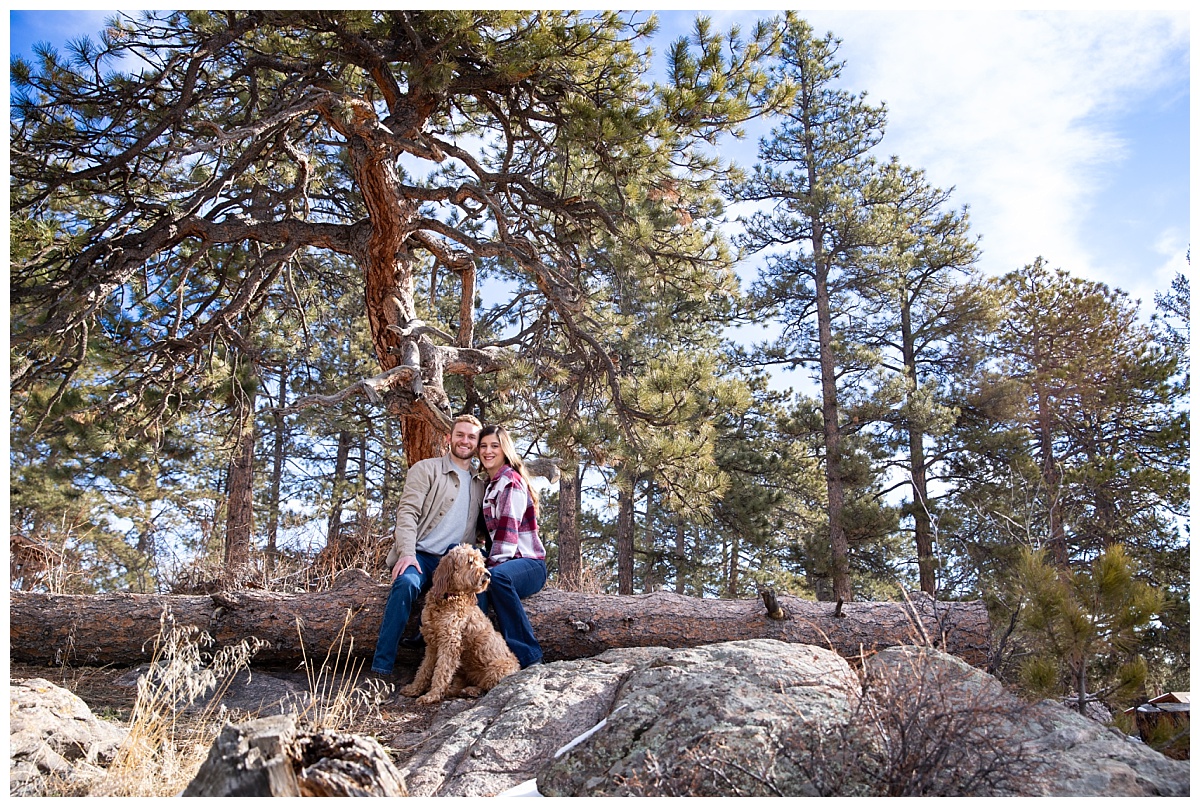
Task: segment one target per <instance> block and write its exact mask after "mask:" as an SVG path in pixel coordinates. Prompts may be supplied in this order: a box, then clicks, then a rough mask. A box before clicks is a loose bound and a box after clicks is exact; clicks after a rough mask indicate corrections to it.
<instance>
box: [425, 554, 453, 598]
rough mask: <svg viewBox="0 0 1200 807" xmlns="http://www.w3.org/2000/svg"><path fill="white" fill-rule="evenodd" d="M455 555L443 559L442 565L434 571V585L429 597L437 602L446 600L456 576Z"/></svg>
mask: <svg viewBox="0 0 1200 807" xmlns="http://www.w3.org/2000/svg"><path fill="white" fill-rule="evenodd" d="M454 561H455V559H454V553H453V552H452V553H450V554H448V555H446V556H445V557H444V558H442V561H441V563H439V564H438V566H437V568H436V569H434V570H433V585H431V586H430V587H429V596H430V597H433V599H435V600H441V599H445V597H446V594H447V592H448V590H449V588H450V578H451V577H452V576H453V575H454Z"/></svg>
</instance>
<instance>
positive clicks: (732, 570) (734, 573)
mask: <svg viewBox="0 0 1200 807" xmlns="http://www.w3.org/2000/svg"><path fill="white" fill-rule="evenodd" d="M740 562H741V558H740V557H739V555H738V537H737V535H731V536H730V537H729V585H728V587H727V588H726V589H725V596H726V597H728V598H729V599H731V600H735V599H737V595H738V572H739V571H740V568H739V566H738V564H739V563H740Z"/></svg>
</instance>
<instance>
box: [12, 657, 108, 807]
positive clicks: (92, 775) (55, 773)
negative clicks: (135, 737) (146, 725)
mask: <svg viewBox="0 0 1200 807" xmlns="http://www.w3.org/2000/svg"><path fill="white" fill-rule="evenodd" d="M8 720H9V750H8V753H9V768H8V771H9V793H10V794H11V795H14V796H40V795H46V794H47V791H46V788H45V785H46V783H47V781H49V780H51V779H56V780H58V783H57V785H56V788H55V792H56V793H59V794H61V793H62V791H63V790H68V791H79V792H83V791H86V789H87V787H88V785H89V784H90V783H92V782H94V781H97V780H98V779H100V778H102V777H103V776H104V771H103V766H105V765H107V764H108V763H110V762H112V760H113V758H114V757H115V756H116V753H117V750H118V749H119V748H120V747H121V743H122V742H123V741H124V740H125V737H126V731H125V730H124V729H123V728H121V727H119V726H115V725H113V724H112V723H107V722H105V721H103V720H101V719H99V718H97V717H96V716H95V715H93V714H92V710H91V709H89V708H88V705H87V704H86V703H84V702H83V701H82V700H81V699H80V698H78V697H77V696H75V695H74V694H72V693H71V692H70V691H68V690H66V689H63V688H62V687H60V686H56V685H54V684H52V683H50V682H49V681H47V680H45V679H44V678H30V679H26V680H23V681H14V682H12V685H11V687H10V688H9V707H8Z"/></svg>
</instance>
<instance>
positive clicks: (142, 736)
mask: <svg viewBox="0 0 1200 807" xmlns="http://www.w3.org/2000/svg"><path fill="white" fill-rule="evenodd" d="M212 643H213V640H212V637H210V636H209V635H208V634H206V633H203V632H201V631H200V630H198V629H197V628H195V627H192V626H183V627H180V626H177V625H175V624H174V621H173V619H172V618H171V615H170V614H169V613H168V612H164V613H163V616H162V619H161V622H160V625H159V633H158V636H157V637H156V638H155V640H154V652H153V654H152V657H151V662H150V667H149V669H148V670H147V671H146V672H145V673H144V674H143V675H142V676H141V677H140V678H139V679H138V684H137V698H136V700H135V701H134V705H133V713H132V715H131V716H130V719H129V724H128V729H129V735H128V737H127V738H126V740H125V742H124V743H123V744H122V746H121V749H120V751H118V753H117V757H116V759H114V760H113V762H112V764H111V765H109V767H108V770H107V774H108V775H107V776H106V777H105V778H104V780H103V781H102V782H100V783H99V784H98V785H97V786H95V787H93V788H92V790H91V792H90V793H89V794H88V795H92V796H164V795H176V794H178V793H180V792H182V790H183V789H184V787H186V786H187V783H188V782H189V781H191V778H192V776H194V775H195V772H196V769H197V768H199V766H200V763H201V762H203V761H204V757H205V756H206V754H207V753H208V747H209V746H210V745H211V744H212V741H213V739H214V738H215V737H216V735H217V732H218V731H219V730H220V727H221V724H222V723H223V722H224V717H225V715H224V712H223V710H221V709H220V708H219V707H218V706H217V704H218V703H219V702H220V697H221V696H222V695H223V694H224V693H225V692H226V691H227V689H228V687H229V685H230V684H231V683H232V681H233V679H234V676H236V675H237V674H238V672H240V671H241V670H244V669H247V668H248V667H249V665H250V659H251V658H253V657H254V654H255V653H257V652H258V650H259V648H260V647H261V646H262V643H261V642H259V641H258V640H257V639H248V640H246V641H243V642H241V643H239V644H237V645H233V646H229V647H222V648H221V649H220V650H218V651H217V652H216V653H215V654H210V653H208V652H207V651H206V650H205V648H208V647H211V646H212ZM210 694H212V695H213V697H211V698H210V699H209V700H208V705H207V706H206V707H204V708H203V709H202V710H201V712H200V714H199V716H197V717H191V716H185V710H186V709H187V708H188V707H189V706H191V705H192V704H194V703H195V702H196V701H197V700H198V699H200V698H202V697H205V696H207V695H210Z"/></svg>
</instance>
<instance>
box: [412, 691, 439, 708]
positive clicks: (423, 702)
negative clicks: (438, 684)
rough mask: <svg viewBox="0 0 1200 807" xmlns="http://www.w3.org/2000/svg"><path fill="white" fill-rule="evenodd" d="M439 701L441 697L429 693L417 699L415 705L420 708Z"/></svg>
mask: <svg viewBox="0 0 1200 807" xmlns="http://www.w3.org/2000/svg"><path fill="white" fill-rule="evenodd" d="M441 699H442V696H441V695H437V694H435V693H433V692H429V693H426V694H424V695H422V696H421V697H419V698H417V704H418V705H420V706H429V705H430V704H434V703H438V702H440V701H441Z"/></svg>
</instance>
